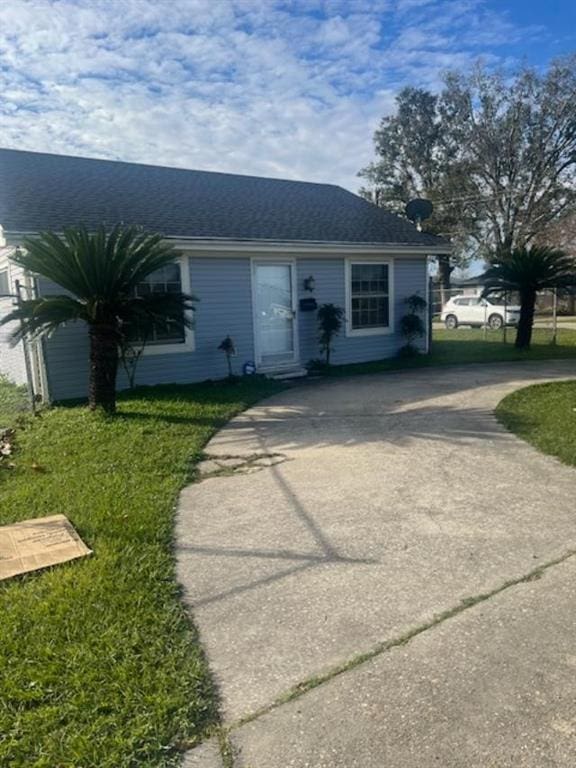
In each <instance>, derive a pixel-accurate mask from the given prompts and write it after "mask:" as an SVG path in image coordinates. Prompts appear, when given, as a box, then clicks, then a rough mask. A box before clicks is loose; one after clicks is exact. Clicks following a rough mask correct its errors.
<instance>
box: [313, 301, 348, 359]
mask: <svg viewBox="0 0 576 768" xmlns="http://www.w3.org/2000/svg"><path fill="white" fill-rule="evenodd" d="M343 321H344V310H343V309H342V307H337V306H336V305H335V304H322V306H320V307H319V308H318V328H319V330H320V335H319V341H320V351H321V352H323V353H324V355H325V359H326V365H330V354H331V352H332V342H333V341H334V339H335V337H336V336H338V334H339V333H340V331H341V330H342V323H343Z"/></svg>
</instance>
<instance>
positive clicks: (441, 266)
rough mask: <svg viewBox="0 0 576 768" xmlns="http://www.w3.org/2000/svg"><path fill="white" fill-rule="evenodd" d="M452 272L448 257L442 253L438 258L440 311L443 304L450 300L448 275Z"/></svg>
mask: <svg viewBox="0 0 576 768" xmlns="http://www.w3.org/2000/svg"><path fill="white" fill-rule="evenodd" d="M453 271H454V267H453V266H452V265H451V264H450V255H449V254H448V253H444V254H442V255H441V256H438V277H439V282H440V302H441V304H442V307H441V308H440V309H441V310H442V309H443V308H444V304H446V302H447V301H448V299H449V298H450V294H449V292H450V288H451V287H452V284H451V282H450V275H451V274H452V272H453Z"/></svg>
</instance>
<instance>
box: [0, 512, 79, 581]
mask: <svg viewBox="0 0 576 768" xmlns="http://www.w3.org/2000/svg"><path fill="white" fill-rule="evenodd" d="M91 554H92V550H90V549H88V547H87V546H86V544H84V542H83V541H82V539H81V538H80V536H78V534H77V533H76V531H75V530H74V528H73V527H72V524H71V523H70V521H69V520H68V518H67V517H65V516H64V515H52V516H50V517H39V518H36V519H35V520H23V521H22V522H20V523H13V524H12V525H3V526H1V527H0V580H2V579H10V578H12V576H20V575H21V574H23V573H29V572H30V571H37V570H38V569H39V568H46V567H48V566H49V565H57V564H58V563H66V562H68V561H69V560H74V559H76V558H77V557H85V556H86V555H91Z"/></svg>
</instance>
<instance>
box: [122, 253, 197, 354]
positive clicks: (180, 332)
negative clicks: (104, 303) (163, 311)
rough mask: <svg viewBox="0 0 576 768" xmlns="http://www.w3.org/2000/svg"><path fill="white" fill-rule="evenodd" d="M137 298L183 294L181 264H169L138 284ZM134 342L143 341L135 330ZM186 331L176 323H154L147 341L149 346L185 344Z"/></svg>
mask: <svg viewBox="0 0 576 768" xmlns="http://www.w3.org/2000/svg"><path fill="white" fill-rule="evenodd" d="M135 293H136V296H149V295H150V294H151V293H182V273H181V268H180V264H179V263H174V264H168V265H166V266H165V267H162V268H161V269H157V270H156V271H155V272H152V273H151V274H149V275H148V276H147V277H145V278H144V280H142V282H140V283H138V285H137V286H136V291H135ZM133 338H134V340H138V341H141V340H142V334H141V333H140V332H139V331H138V329H134V334H133ZM185 343H186V331H185V329H184V328H183V327H182V326H179V325H177V324H176V323H174V322H170V321H166V322H163V323H154V326H153V327H152V331H151V334H150V336H149V337H148V339H147V340H146V345H147V346H155V345H159V344H185Z"/></svg>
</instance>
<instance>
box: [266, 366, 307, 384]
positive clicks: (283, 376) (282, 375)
mask: <svg viewBox="0 0 576 768" xmlns="http://www.w3.org/2000/svg"><path fill="white" fill-rule="evenodd" d="M266 375H267V376H268V378H270V379H274V381H288V380H289V379H303V378H305V377H306V376H308V371H307V370H306V368H290V369H289V370H286V371H277V372H276V373H268V374H266Z"/></svg>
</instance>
